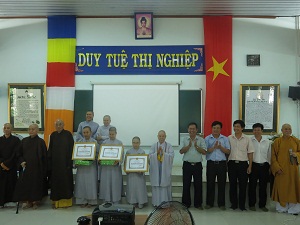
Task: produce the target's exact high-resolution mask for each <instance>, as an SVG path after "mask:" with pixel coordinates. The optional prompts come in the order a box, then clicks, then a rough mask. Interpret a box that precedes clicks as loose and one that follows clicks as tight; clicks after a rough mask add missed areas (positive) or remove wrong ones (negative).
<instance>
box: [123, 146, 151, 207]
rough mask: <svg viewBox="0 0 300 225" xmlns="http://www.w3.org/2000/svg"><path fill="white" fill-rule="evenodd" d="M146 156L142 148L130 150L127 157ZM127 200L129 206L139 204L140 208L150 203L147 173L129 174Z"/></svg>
mask: <svg viewBox="0 0 300 225" xmlns="http://www.w3.org/2000/svg"><path fill="white" fill-rule="evenodd" d="M130 154H132V155H136V154H145V151H144V150H143V149H141V148H138V149H134V148H132V149H130V150H128V151H127V152H126V155H130ZM126 198H127V201H128V203H129V204H138V207H139V208H142V207H143V204H145V203H147V202H148V196H147V188H146V180H145V173H140V172H135V173H128V174H127V190H126Z"/></svg>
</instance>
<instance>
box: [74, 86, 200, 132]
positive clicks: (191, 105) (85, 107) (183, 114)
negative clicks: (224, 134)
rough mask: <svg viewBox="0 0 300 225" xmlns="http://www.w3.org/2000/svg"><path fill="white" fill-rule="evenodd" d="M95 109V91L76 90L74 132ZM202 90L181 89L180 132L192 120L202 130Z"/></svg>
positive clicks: (184, 130)
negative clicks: (88, 113)
mask: <svg viewBox="0 0 300 225" xmlns="http://www.w3.org/2000/svg"><path fill="white" fill-rule="evenodd" d="M92 110H93V91H92V90H76V91H75V103H74V132H76V131H77V128H78V125H79V123H80V122H82V121H84V120H85V114H86V112H87V111H92ZM201 117H202V90H180V91H179V133H187V125H188V124H189V123H190V122H196V123H197V124H198V131H199V133H201V132H202V130H201V127H202V124H201V121H202V120H201Z"/></svg>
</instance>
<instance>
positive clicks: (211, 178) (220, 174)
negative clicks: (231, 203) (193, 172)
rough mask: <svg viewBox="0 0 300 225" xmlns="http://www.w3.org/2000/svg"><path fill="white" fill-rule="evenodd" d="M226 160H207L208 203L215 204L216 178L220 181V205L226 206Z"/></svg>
mask: <svg viewBox="0 0 300 225" xmlns="http://www.w3.org/2000/svg"><path fill="white" fill-rule="evenodd" d="M226 172H227V165H226V161H211V160H208V161H207V166H206V185H207V187H206V205H209V206H214V202H215V180H216V177H217V181H218V206H219V207H220V206H225V185H226Z"/></svg>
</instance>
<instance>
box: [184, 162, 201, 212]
mask: <svg viewBox="0 0 300 225" xmlns="http://www.w3.org/2000/svg"><path fill="white" fill-rule="evenodd" d="M192 177H193V181H194V206H195V207H196V208H197V207H200V206H202V163H201V162H198V163H196V164H195V165H193V164H191V163H189V162H183V166H182V181H183V193H182V203H183V204H185V205H186V206H187V207H190V206H191V192H190V189H191V181H192Z"/></svg>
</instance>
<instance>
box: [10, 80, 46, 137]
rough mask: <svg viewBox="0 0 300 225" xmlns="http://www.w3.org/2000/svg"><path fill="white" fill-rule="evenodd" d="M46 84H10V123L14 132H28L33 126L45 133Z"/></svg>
mask: <svg viewBox="0 0 300 225" xmlns="http://www.w3.org/2000/svg"><path fill="white" fill-rule="evenodd" d="M45 102H46V84H29V83H24V84H12V83H9V84H8V121H9V122H10V123H11V124H12V125H13V127H14V131H18V132H28V127H29V126H30V125H31V124H34V123H35V124H37V125H38V126H39V131H44V117H45Z"/></svg>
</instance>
